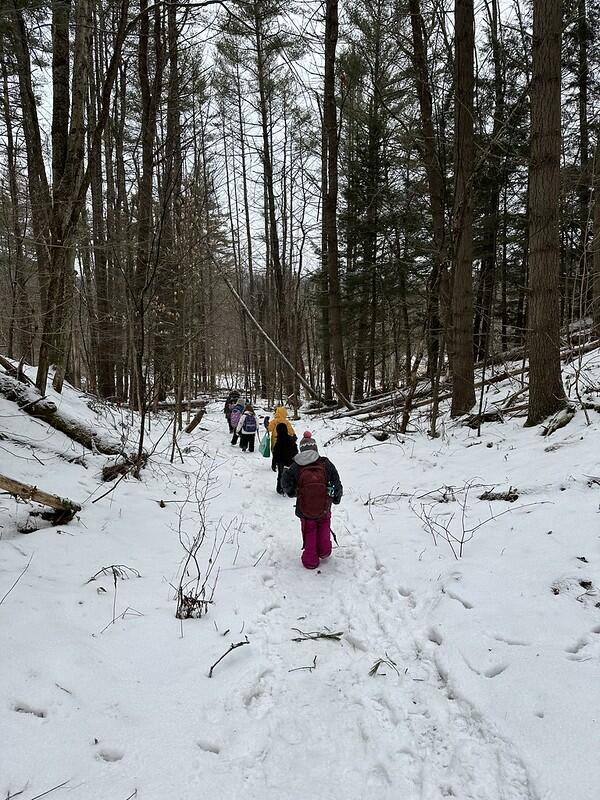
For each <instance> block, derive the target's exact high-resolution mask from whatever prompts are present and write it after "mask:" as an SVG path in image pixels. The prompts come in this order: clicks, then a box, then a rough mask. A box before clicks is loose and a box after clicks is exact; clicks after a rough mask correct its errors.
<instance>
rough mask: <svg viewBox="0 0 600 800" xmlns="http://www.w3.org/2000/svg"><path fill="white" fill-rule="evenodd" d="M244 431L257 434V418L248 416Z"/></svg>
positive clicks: (251, 415)
mask: <svg viewBox="0 0 600 800" xmlns="http://www.w3.org/2000/svg"><path fill="white" fill-rule="evenodd" d="M242 430H243V432H244V433H256V417H255V416H254V414H246V419H245V420H244V425H243V427H242Z"/></svg>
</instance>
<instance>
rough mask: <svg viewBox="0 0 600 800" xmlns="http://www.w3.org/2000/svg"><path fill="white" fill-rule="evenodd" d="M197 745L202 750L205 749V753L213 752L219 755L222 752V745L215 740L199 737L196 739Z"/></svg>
mask: <svg viewBox="0 0 600 800" xmlns="http://www.w3.org/2000/svg"><path fill="white" fill-rule="evenodd" d="M196 744H197V746H198V747H199V748H200V750H204V752H205V753H213V755H215V756H218V755H219V753H220V752H221V747H220V745H218V744H215V743H214V742H209V741H207V740H206V739H198V740H197V741H196Z"/></svg>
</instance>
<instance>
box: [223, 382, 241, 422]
mask: <svg viewBox="0 0 600 800" xmlns="http://www.w3.org/2000/svg"><path fill="white" fill-rule="evenodd" d="M239 399H240V393H239V392H237V391H236V390H235V389H234V390H233V391H231V392H229V394H228V395H227V399H226V400H225V406H224V408H223V413H224V414H225V419H226V420H227V424H228V425H229V433H234V429H233V428H232V427H231V411H232V409H233V407H234V406H235V405H236V404H237V402H238V400H239Z"/></svg>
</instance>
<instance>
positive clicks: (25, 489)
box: [0, 475, 81, 524]
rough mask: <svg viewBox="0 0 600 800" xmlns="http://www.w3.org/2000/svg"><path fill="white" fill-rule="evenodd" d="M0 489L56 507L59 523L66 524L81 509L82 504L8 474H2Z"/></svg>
mask: <svg viewBox="0 0 600 800" xmlns="http://www.w3.org/2000/svg"><path fill="white" fill-rule="evenodd" d="M0 489H4V491H5V492H8V493H9V494H12V495H14V497H20V498H21V499H22V500H33V501H34V502H36V503H40V505H43V506H49V507H50V508H52V509H54V511H55V514H54V522H56V523H57V524H64V523H66V522H70V521H71V520H72V519H73V517H74V516H75V514H76V513H77V512H78V511H81V506H80V505H78V504H77V503H74V502H73V501H72V500H68V499H67V498H64V497H58V495H55V494H49V493H48V492H43V491H42V490H41V489H38V488H37V486H29V485H28V484H26V483H21V481H15V480H13V479H12V478H8V477H7V476H6V475H0Z"/></svg>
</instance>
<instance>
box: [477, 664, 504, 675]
mask: <svg viewBox="0 0 600 800" xmlns="http://www.w3.org/2000/svg"><path fill="white" fill-rule="evenodd" d="M508 666H509V665H508V664H496V666H494V667H490V668H489V669H486V671H485V672H484V673H483V674H484V675H485V677H486V678H495V677H497V676H498V675H502V673H503V672H504V671H505V670H507V669H508Z"/></svg>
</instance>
